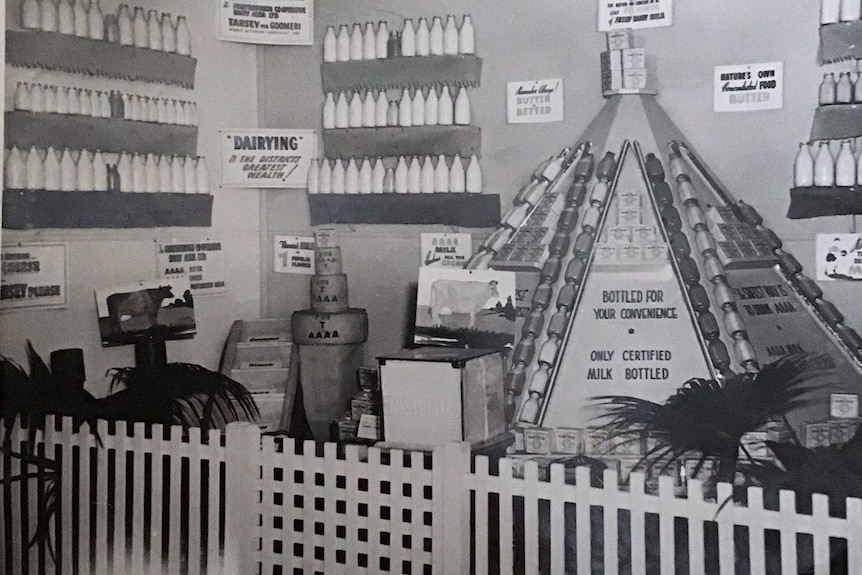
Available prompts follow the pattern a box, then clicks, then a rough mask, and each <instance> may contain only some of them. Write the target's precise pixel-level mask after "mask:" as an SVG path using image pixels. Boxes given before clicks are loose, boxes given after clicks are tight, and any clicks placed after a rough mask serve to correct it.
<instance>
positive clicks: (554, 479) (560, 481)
mask: <svg viewBox="0 0 862 575" xmlns="http://www.w3.org/2000/svg"><path fill="white" fill-rule="evenodd" d="M565 481H566V469H565V467H563V466H562V465H560V464H554V465H552V466H551V487H552V489H551V493H552V494H553V495H552V500H558V499H559V495H560V494H562V492H563V490H564V489H565ZM550 510H551V516H550V522H551V549H563V548H564V547H565V540H566V515H565V504H562V505H553V504H552V505H551V506H550ZM476 531H477V532H480V531H485V530H484V529H480V528H479V527H478V526H477V529H476ZM565 561H566V554H565V553H551V573H563V572H565Z"/></svg>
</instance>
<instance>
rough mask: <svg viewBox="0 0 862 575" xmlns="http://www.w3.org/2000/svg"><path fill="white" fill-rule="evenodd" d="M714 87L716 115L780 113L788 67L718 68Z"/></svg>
mask: <svg viewBox="0 0 862 575" xmlns="http://www.w3.org/2000/svg"><path fill="white" fill-rule="evenodd" d="M713 87H714V100H713V102H714V109H715V111H716V112H748V111H751V110H778V109H780V108H782V107H783V105H784V63H783V62H766V63H763V64H734V65H731V66H716V67H715V74H714V79H713Z"/></svg>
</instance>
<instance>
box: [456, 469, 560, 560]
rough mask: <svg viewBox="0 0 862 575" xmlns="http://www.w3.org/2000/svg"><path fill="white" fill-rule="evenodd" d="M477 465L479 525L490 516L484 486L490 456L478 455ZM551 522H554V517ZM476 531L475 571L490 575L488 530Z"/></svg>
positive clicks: (476, 489)
mask: <svg viewBox="0 0 862 575" xmlns="http://www.w3.org/2000/svg"><path fill="white" fill-rule="evenodd" d="M475 467H476V471H475V477H476V482H475V485H476V487H475V491H474V492H475V497H476V499H475V501H476V503H475V506H476V511H475V513H476V521H475V522H474V523H475V524H476V525H477V526H478V525H481V524H482V521H483V520H487V517H488V490H487V488H484V485H486V484H487V479H488V457H487V456H486V455H481V456H479V457H477V458H476V462H475ZM551 522H552V524H553V518H552V521H551ZM474 531H475V534H474V537H475V538H476V543H475V545H476V547H475V553H473V555H474V561H475V567H474V569H475V573H476V575H488V557H489V555H488V530H487V529H479V528H478V527H477V528H476V529H474Z"/></svg>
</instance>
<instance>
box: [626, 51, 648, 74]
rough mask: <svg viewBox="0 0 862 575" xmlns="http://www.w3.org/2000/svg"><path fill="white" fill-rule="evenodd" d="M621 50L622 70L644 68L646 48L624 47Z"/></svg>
mask: <svg viewBox="0 0 862 575" xmlns="http://www.w3.org/2000/svg"><path fill="white" fill-rule="evenodd" d="M621 52H622V53H621V59H622V65H623V70H630V69H632V68H646V50H645V49H644V48H626V49H625V50H622V51H621Z"/></svg>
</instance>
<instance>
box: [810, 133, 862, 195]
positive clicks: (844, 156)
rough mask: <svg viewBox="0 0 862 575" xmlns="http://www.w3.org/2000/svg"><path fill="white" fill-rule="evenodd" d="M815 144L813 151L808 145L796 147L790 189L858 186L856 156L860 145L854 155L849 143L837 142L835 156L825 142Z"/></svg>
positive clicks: (860, 167) (860, 175)
mask: <svg viewBox="0 0 862 575" xmlns="http://www.w3.org/2000/svg"><path fill="white" fill-rule="evenodd" d="M833 142H837V141H836V140H833ZM815 143H816V144H817V148H816V149H813V146H812V144H809V143H805V142H802V143H800V144H799V151H798V152H797V154H796V161H795V162H794V167H793V185H794V187H797V188H804V187H811V186H818V187H831V186H843V187H848V186H854V185H857V184H858V185H862V161H860V160H859V157H858V153H862V146H856V148H857V151H856V152H854V142H853V141H852V140H841V141H840V147H838V151H837V153H835V152H834V151H833V150H832V149H831V148H830V142H829V141H827V140H820V141H818V142H815ZM833 147H834V144H833Z"/></svg>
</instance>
